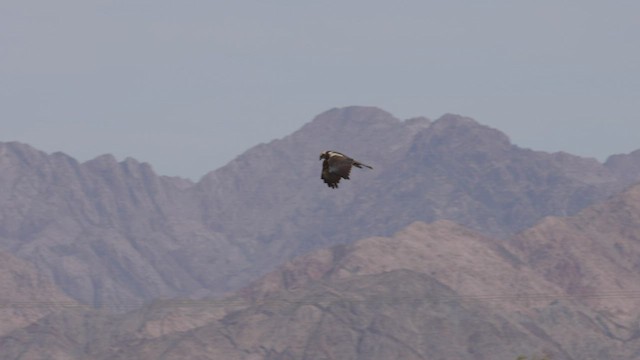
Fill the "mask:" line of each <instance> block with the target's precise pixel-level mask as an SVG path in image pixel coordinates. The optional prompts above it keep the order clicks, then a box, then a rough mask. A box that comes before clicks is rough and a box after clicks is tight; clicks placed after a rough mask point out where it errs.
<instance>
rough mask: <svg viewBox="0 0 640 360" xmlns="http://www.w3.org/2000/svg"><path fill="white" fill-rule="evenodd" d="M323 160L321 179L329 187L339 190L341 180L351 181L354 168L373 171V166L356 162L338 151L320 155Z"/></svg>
mask: <svg viewBox="0 0 640 360" xmlns="http://www.w3.org/2000/svg"><path fill="white" fill-rule="evenodd" d="M322 159H324V161H323V162H322V175H321V176H320V177H321V178H322V180H324V182H325V183H326V184H327V186H329V187H330V188H333V189H337V188H338V183H339V182H340V179H347V180H348V179H349V174H351V167H352V166H355V167H357V168H360V169H362V167H367V168H369V169H373V168H372V167H371V166H369V165H366V164H363V163H361V162H360V161H357V160H354V159H352V158H350V157H348V156H346V155H345V154H342V153H339V152H337V151H331V150H330V151H325V152H323V153H322V154H320V160H322Z"/></svg>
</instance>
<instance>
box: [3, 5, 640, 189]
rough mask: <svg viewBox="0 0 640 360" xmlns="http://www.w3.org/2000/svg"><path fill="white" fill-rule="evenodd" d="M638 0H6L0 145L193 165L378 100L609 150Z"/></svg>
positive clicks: (535, 140) (207, 166) (179, 169)
mask: <svg viewBox="0 0 640 360" xmlns="http://www.w3.org/2000/svg"><path fill="white" fill-rule="evenodd" d="M638 14H640V2H637V1H626V0H621V1H615V2H604V1H564V2H556V1H536V2H514V1H506V0H498V1H488V2H482V3H478V2H471V1H450V2H436V1H404V2H402V3H401V4H398V3H392V2H389V1H377V0H374V1H349V2H344V1H322V2H313V3H312V2H306V3H304V4H303V3H294V2H285V1H269V2H259V1H241V2H222V1H212V2H205V1H193V0H187V1H181V2H175V1H167V0H158V1H135V2H127V1H109V2H86V1H79V0H60V1H55V2H51V1H44V0H33V1H19V0H6V1H2V3H0V49H1V50H0V51H1V54H2V55H1V56H0V141H20V142H25V143H29V144H31V145H33V146H36V147H38V148H40V149H43V150H45V151H49V152H54V151H63V152H65V153H68V154H70V155H72V156H74V157H76V158H78V159H80V160H88V159H90V158H93V157H95V156H97V155H100V154H103V153H112V154H114V155H115V156H116V157H117V158H118V159H123V158H125V157H127V156H131V157H134V158H136V159H138V160H140V161H146V162H149V163H151V164H152V165H153V167H154V168H155V170H156V171H157V172H159V173H161V174H167V175H180V176H184V177H190V178H193V179H197V178H199V177H201V176H202V175H203V174H205V173H206V172H208V171H210V170H213V169H216V168H218V167H220V166H222V165H224V164H225V163H226V162H228V161H229V160H231V159H233V158H234V157H235V156H237V155H239V154H240V153H242V152H243V151H244V150H246V149H248V148H250V147H251V146H253V145H256V144H258V143H260V142H269V141H270V140H272V139H274V138H281V137H284V136H286V135H288V134H290V133H291V132H293V131H295V130H297V129H298V128H300V127H301V126H302V125H303V124H305V123H307V122H309V121H310V120H311V119H312V118H313V117H314V116H316V115H317V114H319V113H321V112H323V111H325V110H328V109H330V108H333V107H340V106H346V105H372V106H377V107H380V108H382V109H385V110H387V111H389V112H391V113H392V114H394V115H395V116H396V117H398V118H403V119H404V118H410V117H414V116H427V117H429V118H438V117H440V116H441V115H442V114H444V113H457V114H462V115H465V116H470V117H472V118H475V119H476V120H478V121H479V122H480V123H483V124H486V125H489V126H492V127H495V128H498V129H500V130H501V131H504V132H505V133H507V134H508V135H509V136H510V137H511V139H512V141H513V142H514V143H516V144H518V145H520V146H523V147H531V148H534V149H538V150H546V151H557V150H564V151H567V152H570V153H573V154H576V155H582V156H592V157H597V158H599V159H600V160H603V159H605V158H606V157H607V156H608V155H610V154H614V153H626V152H630V151H632V150H635V149H638V148H640V116H639V114H640V101H639V99H640V45H639V44H640V42H638V39H637V37H638V34H640V21H638ZM320 150H324V149H318V151H320ZM363 160H364V159H363Z"/></svg>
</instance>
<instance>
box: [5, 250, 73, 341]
mask: <svg viewBox="0 0 640 360" xmlns="http://www.w3.org/2000/svg"><path fill="white" fill-rule="evenodd" d="M79 307H81V306H80V304H78V303H77V302H76V301H74V300H73V299H71V298H69V297H68V296H66V295H65V294H64V293H63V292H62V291H61V290H60V289H58V288H56V287H55V286H54V285H53V283H52V281H51V280H50V279H48V278H47V277H46V276H44V275H43V274H41V273H38V271H37V270H36V269H35V268H34V267H33V266H32V265H31V264H29V263H27V262H25V261H23V260H20V259H18V258H16V257H15V256H13V255H11V254H9V253H7V252H1V251H0V336H2V335H6V334H8V333H10V332H11V331H13V330H15V329H19V328H22V327H25V326H27V325H29V324H32V323H35V322H36V321H38V320H39V319H41V318H44V317H45V316H47V315H49V314H51V313H57V312H60V311H62V310H64V309H67V308H79Z"/></svg>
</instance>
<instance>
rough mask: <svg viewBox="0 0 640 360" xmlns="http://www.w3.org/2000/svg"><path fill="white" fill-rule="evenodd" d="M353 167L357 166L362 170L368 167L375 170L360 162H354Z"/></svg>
mask: <svg viewBox="0 0 640 360" xmlns="http://www.w3.org/2000/svg"><path fill="white" fill-rule="evenodd" d="M353 166H355V167H357V168H360V169H362V167H363V166H364V167H368V168H369V169H373V168H372V167H371V166H369V165H367V164H363V163H361V162H359V161H354V162H353Z"/></svg>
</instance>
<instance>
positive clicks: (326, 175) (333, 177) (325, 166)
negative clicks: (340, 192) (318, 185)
mask: <svg viewBox="0 0 640 360" xmlns="http://www.w3.org/2000/svg"><path fill="white" fill-rule="evenodd" d="M320 177H321V178H322V180H324V182H325V183H326V184H327V185H328V186H329V187H331V188H334V189H337V188H338V183H339V182H340V179H341V177H340V175H338V174H335V173H332V172H331V171H330V170H329V162H328V161H327V160H325V161H323V162H322V175H321V176H320Z"/></svg>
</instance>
